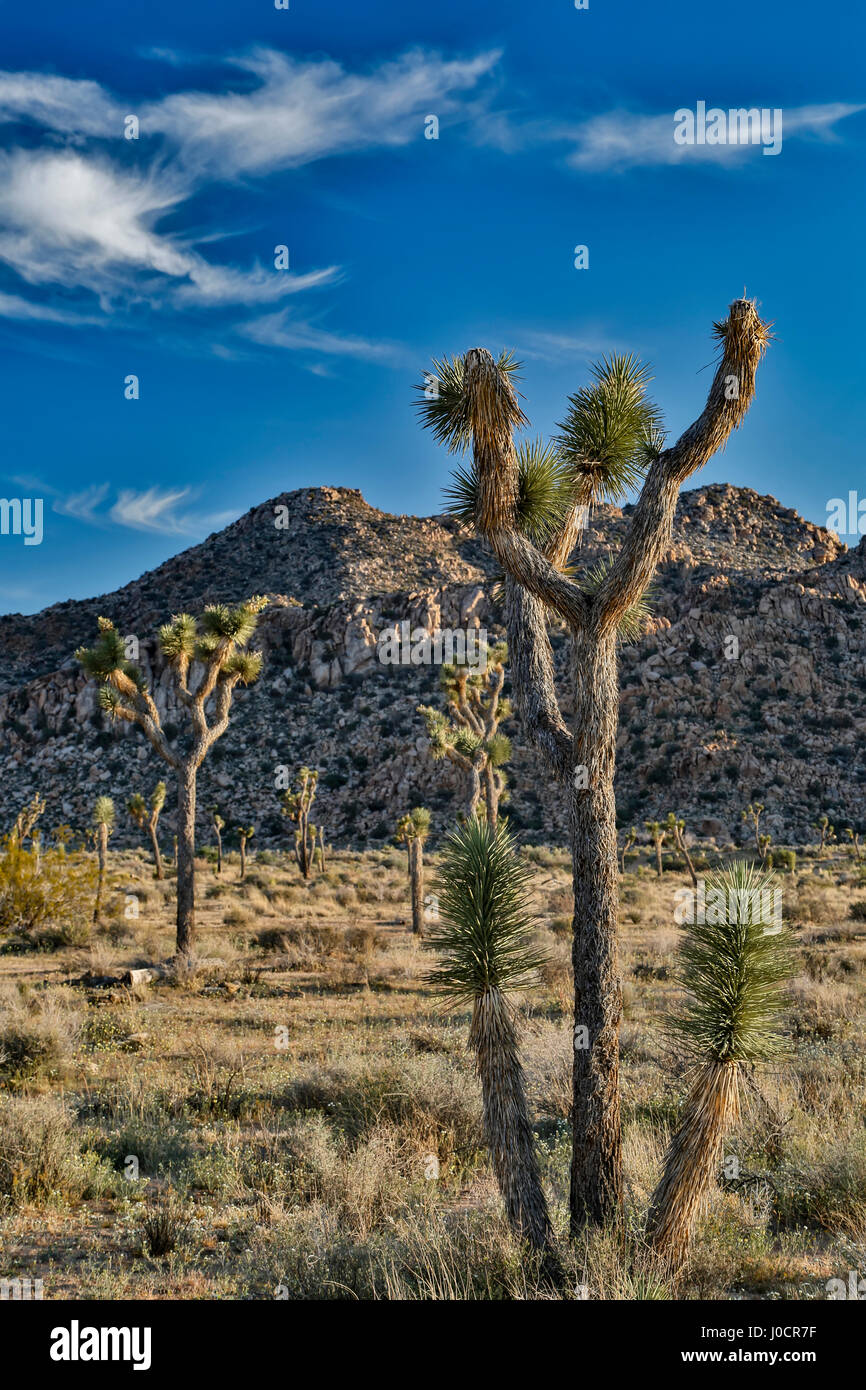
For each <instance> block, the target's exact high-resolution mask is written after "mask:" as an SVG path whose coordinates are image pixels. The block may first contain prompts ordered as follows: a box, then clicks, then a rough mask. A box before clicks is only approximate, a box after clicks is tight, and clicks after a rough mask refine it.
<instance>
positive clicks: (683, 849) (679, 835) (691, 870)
mask: <svg viewBox="0 0 866 1390" xmlns="http://www.w3.org/2000/svg"><path fill="white" fill-rule="evenodd" d="M674 835H675V837H676V846H677V849H678V850H679V852H680V854H681V855H682V856H683V859H685V861H686V868H687V870H688V874H689V878H690V879H691V881H692V887H693V888H697V886H698V876H697V874H696V873H695V866H694V864H693V863H692V856H691V855H690V854H689V851H688V848H687V846H686V837H685V834H684V832H683V831H682V830H680V828H679V826H677V828H676V830H675V831H674Z"/></svg>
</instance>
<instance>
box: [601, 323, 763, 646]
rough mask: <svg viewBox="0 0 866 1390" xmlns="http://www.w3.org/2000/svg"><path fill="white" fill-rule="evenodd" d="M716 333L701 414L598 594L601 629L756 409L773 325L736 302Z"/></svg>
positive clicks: (645, 498) (655, 467)
mask: <svg viewBox="0 0 866 1390" xmlns="http://www.w3.org/2000/svg"><path fill="white" fill-rule="evenodd" d="M715 334H716V337H718V338H719V339H720V341H721V342H722V344H723V351H722V360H721V362H720V363H719V366H718V368H717V370H716V374H715V376H714V377H713V384H712V386H711V387H710V392H709V395H708V397H707V403H706V406H705V407H704V410H703V413H702V414H701V416H700V417H699V418H698V419H697V420H696V421H695V422H694V424H692V425H690V426H689V428H688V429H687V430H686V431H685V432H684V433H683V434H682V435H681V436H680V438H679V439H678V440H677V443H676V444H674V446H673V447H672V448H670V449H665V451H664V452H663V453H662V454H660V455H659V457H658V458H657V459H656V460H655V462H654V463H653V464H652V465H651V467H650V470H649V472H648V474H647V477H646V481H645V483H644V486H643V489H642V491H641V495H640V499H639V501H638V503H637V506H636V507H635V511H634V514H633V516H632V521H631V526H630V527H629V530H628V533H627V535H626V537H625V540H624V541H623V544H622V548H621V549H620V551H619V554H618V555H617V557H616V559H615V560H614V562H613V564H612V566H611V568H610V570H609V572H608V574H607V576H606V577H605V579H604V581H603V583H602V584H601V585H600V587H599V589H598V591H597V593H596V595H595V598H594V601H593V616H594V618H595V621H596V622H597V624H598V626H599V628H600V629H602V630H604V629H609V628H611V627H614V626H616V625H617V623H619V621H620V619H621V618H622V617H623V616H624V614H625V613H626V612H627V611H628V609H629V608H630V607H631V605H632V604H633V603H636V602H637V601H638V599H640V597H641V596H642V594H643V593H644V592H645V590H646V588H647V586H648V584H649V582H650V580H651V579H652V577H653V574H654V573H655V570H656V567H657V565H658V563H659V561H660V560H661V558H662V555H663V554H664V551H665V547H666V546H667V544H668V542H669V541H670V537H671V532H672V529H673V521H674V513H675V511H676V505H677V497H678V495H679V490H680V487H681V486H682V484H683V483H684V482H685V481H686V479H687V478H690V477H691V475H692V474H693V473H694V472H696V471H697V469H699V468H702V467H703V465H704V464H705V463H707V462H708V461H709V459H711V458H712V456H713V454H715V453H716V452H717V451H718V450H719V449H721V448H722V446H723V445H724V444H725V442H726V440H727V438H728V436H729V435H730V433H731V431H732V430H734V429H736V428H737V427H738V426H739V425H740V424H742V421H743V418H744V416H745V414H746V411H747V410H748V408H749V405H750V404H751V401H752V397H753V395H754V393H755V375H756V373H757V369H758V365H759V363H760V361H761V358H762V357H763V355H764V351H765V349H766V346H767V343H768V341H769V330H768V326H767V325H766V324H765V323H763V322H762V321H761V319H760V318H759V316H758V313H757V310H756V308H755V305H754V303H753V302H752V301H751V300H749V299H737V300H734V302H733V304H731V306H730V310H729V314H728V318H727V319H726V320H725V321H724V323H721V324H717V325H715Z"/></svg>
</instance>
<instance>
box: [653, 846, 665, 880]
mask: <svg viewBox="0 0 866 1390" xmlns="http://www.w3.org/2000/svg"><path fill="white" fill-rule="evenodd" d="M655 844H656V873H657V874H658V876H659V878H661V876H662V874H663V872H664V870H663V869H662V842H661V840H659V839H656V842H655Z"/></svg>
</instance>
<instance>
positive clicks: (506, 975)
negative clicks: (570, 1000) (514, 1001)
mask: <svg viewBox="0 0 866 1390" xmlns="http://www.w3.org/2000/svg"><path fill="white" fill-rule="evenodd" d="M530 877H531V871H530V869H529V868H528V866H527V865H525V864H524V863H523V862H522V861H521V859H520V857H519V855H518V852H517V848H516V845H515V842H514V839H513V836H512V835H511V833H510V832H509V830H508V828H507V826H506V825H505V822H504V821H500V822H499V824H498V825H497V826H496V829H495V830H494V829H492V828H491V827H490V825H489V824H488V822H487V821H486V820H485V821H482V820H479V819H478V817H477V816H474V817H473V818H472V819H471V820H468V821H466V822H465V824H463V825H461V826H458V827H457V828H456V829H455V830H453V831H452V832H451V833H450V834H449V835H448V837H447V839H446V840H445V844H444V846H443V851H442V858H441V861H440V865H439V872H438V875H437V880H436V883H435V885H434V891H435V893H436V895H437V900H438V911H439V917H438V921H437V923H436V924H435V926H434V927H433V928H432V929H431V931H430V932H429V934H428V938H427V943H426V944H427V945H428V946H429V947H430V948H431V949H432V950H434V951H436V952H437V953H438V955H439V958H440V963H439V965H438V966H437V967H436V968H435V969H434V970H432V971H431V972H430V976H429V980H430V983H431V984H432V985H433V987H434V988H435V989H437V990H438V991H439V992H440V993H441V994H443V995H444V996H445V997H446V998H447V999H449V1000H450V1001H452V1002H454V1003H471V1002H472V1001H474V1000H475V999H477V998H479V997H480V996H481V995H482V994H484V993H485V992H486V991H487V990H491V989H498V990H501V991H502V992H503V993H505V992H509V991H513V990H518V989H525V988H527V987H529V986H530V985H532V983H533V982H534V980H535V977H536V972H537V970H538V969H539V967H540V966H541V965H542V964H543V962H544V959H545V957H544V955H543V953H542V952H539V951H538V950H536V949H535V948H534V946H533V944H532V930H533V922H532V916H531V913H530V910H529V903H528V893H527V889H528V882H529V879H530Z"/></svg>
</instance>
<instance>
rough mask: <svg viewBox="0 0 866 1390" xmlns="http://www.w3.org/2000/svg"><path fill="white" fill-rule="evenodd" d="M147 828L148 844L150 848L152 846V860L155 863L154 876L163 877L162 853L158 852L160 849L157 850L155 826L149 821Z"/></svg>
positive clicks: (157, 839)
mask: <svg viewBox="0 0 866 1390" xmlns="http://www.w3.org/2000/svg"><path fill="white" fill-rule="evenodd" d="M149 829H150V844H151V848H152V850H153V862H154V864H155V865H156V877H157V878H162V877H163V872H162V855H161V854H160V851H159V838H158V836H157V833H156V826H155V825H154V823H153V821H151V822H150V825H149Z"/></svg>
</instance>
